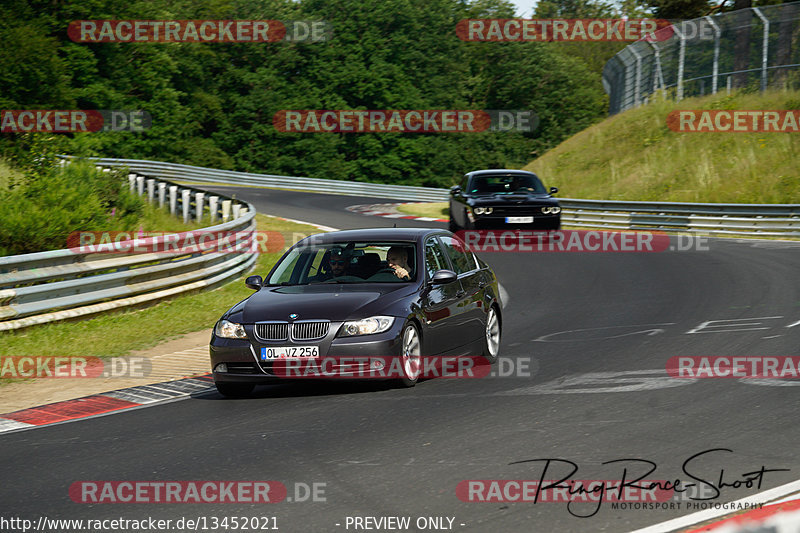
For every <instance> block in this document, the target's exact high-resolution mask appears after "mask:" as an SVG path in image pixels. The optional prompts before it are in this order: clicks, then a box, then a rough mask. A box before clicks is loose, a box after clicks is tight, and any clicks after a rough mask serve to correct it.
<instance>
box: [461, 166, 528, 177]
mask: <svg viewBox="0 0 800 533" xmlns="http://www.w3.org/2000/svg"><path fill="white" fill-rule="evenodd" d="M484 174H520V175H524V176H536V174H534V173H533V172H528V171H527V170H515V169H510V168H490V169H485V170H473V171H472V172H468V173H467V176H481V175H484ZM537 177H538V176H537Z"/></svg>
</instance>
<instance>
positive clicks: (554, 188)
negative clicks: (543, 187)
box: [550, 187, 558, 194]
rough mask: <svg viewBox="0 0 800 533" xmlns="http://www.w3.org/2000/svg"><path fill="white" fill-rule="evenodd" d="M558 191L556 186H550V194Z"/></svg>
mask: <svg viewBox="0 0 800 533" xmlns="http://www.w3.org/2000/svg"><path fill="white" fill-rule="evenodd" d="M557 192H558V187H550V194H555V193H557Z"/></svg>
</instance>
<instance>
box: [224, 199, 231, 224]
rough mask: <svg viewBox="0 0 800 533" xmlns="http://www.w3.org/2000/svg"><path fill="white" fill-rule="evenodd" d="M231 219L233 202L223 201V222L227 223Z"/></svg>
mask: <svg viewBox="0 0 800 533" xmlns="http://www.w3.org/2000/svg"><path fill="white" fill-rule="evenodd" d="M229 218H231V201H230V200H222V221H223V222H227V221H228V219H229Z"/></svg>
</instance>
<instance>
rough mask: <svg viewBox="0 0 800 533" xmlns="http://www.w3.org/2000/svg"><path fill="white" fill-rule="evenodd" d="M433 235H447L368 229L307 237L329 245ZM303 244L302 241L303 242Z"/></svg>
mask: <svg viewBox="0 0 800 533" xmlns="http://www.w3.org/2000/svg"><path fill="white" fill-rule="evenodd" d="M432 234H447V231H446V230H443V229H438V228H366V229H350V230H342V231H331V232H328V233H318V234H316V235H312V236H310V237H306V239H303V241H305V240H307V239H310V238H311V237H313V238H314V243H315V244H328V243H335V242H341V241H419V240H423V239H425V238H426V237H427V236H428V235H432ZM301 242H302V241H301Z"/></svg>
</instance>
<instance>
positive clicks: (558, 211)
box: [542, 205, 561, 215]
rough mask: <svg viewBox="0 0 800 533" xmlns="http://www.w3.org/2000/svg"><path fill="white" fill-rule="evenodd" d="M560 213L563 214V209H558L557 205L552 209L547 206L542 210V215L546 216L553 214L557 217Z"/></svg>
mask: <svg viewBox="0 0 800 533" xmlns="http://www.w3.org/2000/svg"><path fill="white" fill-rule="evenodd" d="M560 212H561V208H560V207H558V206H557V205H555V206H552V207H550V206H545V207H543V208H542V213H544V214H545V215H549V214H551V213H552V214H554V215H557V214H559V213H560Z"/></svg>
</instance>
